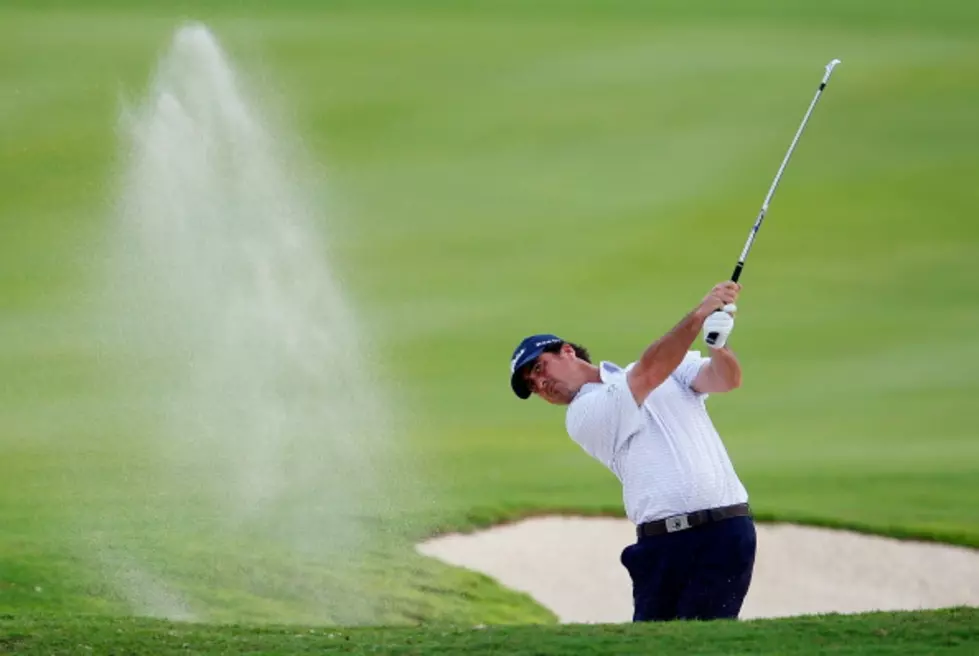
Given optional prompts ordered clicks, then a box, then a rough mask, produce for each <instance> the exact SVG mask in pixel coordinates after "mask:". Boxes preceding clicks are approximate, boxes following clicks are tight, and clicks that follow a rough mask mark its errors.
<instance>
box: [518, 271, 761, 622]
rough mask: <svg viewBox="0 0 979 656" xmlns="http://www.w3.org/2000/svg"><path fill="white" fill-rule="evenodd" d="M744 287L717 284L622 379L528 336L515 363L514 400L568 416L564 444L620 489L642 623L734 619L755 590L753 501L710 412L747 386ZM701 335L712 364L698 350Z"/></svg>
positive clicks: (626, 558)
mask: <svg viewBox="0 0 979 656" xmlns="http://www.w3.org/2000/svg"><path fill="white" fill-rule="evenodd" d="M740 289H741V286H740V285H739V284H738V283H736V282H733V281H728V282H723V283H720V284H718V285H716V286H715V287H714V288H713V289H712V290H711V291H710V293H709V294H707V296H706V297H705V298H704V299H703V301H702V302H701V303H700V304H698V305H697V306H696V307H695V308H694V309H693V310H692V311H690V312H689V313H688V314H687V315H686V316H685V317H683V319H682V320H681V321H680V322H679V323H678V324H677V325H676V326H675V327H674V328H673V329H672V330H671V331H670V332H669V333H667V334H666V335H664V336H663V337H661V338H660V339H658V340H656V341H655V342H653V343H652V344H651V345H649V346H648V347H647V348H646V349H645V351H644V352H643V353H642V354H641V356H640V357H639V359H638V360H636V361H635V362H632V363H631V364H629V365H627V366H626V367H625V368H624V369H623V368H620V367H619V366H617V365H615V364H613V363H611V362H608V361H601V362H600V364H599V365H597V366H596V365H594V364H592V362H591V358H590V356H589V354H588V351H587V349H585V348H584V347H582V346H579V345H578V344H575V343H573V342H569V341H565V340H564V339H561V338H559V337H557V336H556V335H533V336H531V337H527V338H526V339H524V340H523V341H522V342H521V343H520V345H519V346H518V347H517V348H516V349H515V350H514V353H513V357H512V359H511V362H510V372H511V378H510V385H511V387H512V388H513V391H514V393H515V394H516V395H517V396H518V397H519V398H521V399H526V398H529V397H530V395H531V394H537V395H538V396H540V397H541V398H542V399H544V400H545V401H547V402H549V403H552V404H555V405H562V406H567V414H566V428H567V431H568V434H569V435H570V436H571V438H572V439H573V440H574V441H575V442H577V443H578V444H579V445H580V446H581V447H582V448H583V449H584V450H585V451H586V452H587V453H588V454H590V455H591V456H592V457H594V458H595V459H596V460H598V461H599V462H601V463H602V464H603V465H605V466H606V467H608V468H609V469H610V470H611V471H612V473H613V474H615V476H616V477H617V478H618V479H619V481H620V482H621V483H622V493H623V501H624V504H625V510H626V514H627V516H628V517H629V519H630V520H631V521H632V522H633V523H634V524H635V525H636V532H637V540H636V542H635V543H634V544H631V545H628V546H627V547H625V549H624V550H623V551H622V555H621V562H622V565H623V566H625V568H626V570H627V571H628V572H629V575H630V577H631V579H632V583H633V603H634V613H633V620H634V621H637V622H638V621H651V620H661V621H662V620H674V619H698V620H709V619H720V618H728V619H734V618H737V616H738V614H739V613H740V611H741V605H742V602H743V601H744V598H745V596H746V594H747V592H748V587H749V585H750V583H751V575H752V570H753V568H754V560H755V547H756V543H755V525H754V521H753V519H752V517H751V513H750V509H749V507H748V494H747V492H746V490H745V488H744V486H743V485H742V483H741V481H740V479H739V478H738V475H737V474H736V473H735V471H734V467H733V465H732V464H731V460H730V459H729V457H728V454H727V450H726V449H725V447H724V444H723V443H722V441H721V438H720V436H719V435H718V433H717V431H716V430H715V428H714V425H713V423H712V422H711V419H710V417H709V416H708V413H707V409H706V405H705V400H706V399H707V397H708V395H710V394H715V393H723V392H728V391H730V390H733V389H735V388H737V387H739V386H740V384H741V367H740V365H739V363H738V360H737V358H736V357H735V355H734V353H733V352H732V351H731V349H730V348H729V347H728V346H727V341H728V337H729V336H730V334H731V331H732V330H733V328H734V312H735V310H736V305H735V301H736V300H737V297H738V292H739V291H740ZM717 310H721V311H719V312H718V311H717ZM701 331H703V333H704V335H705V338H706V337H707V335H710V338H709V339H707V340H706V341H707V342H708V344H709V346H708V348H709V356H707V357H705V356H703V355H701V353H700V352H698V351H696V350H691V345H692V344H693V342H694V340H695V339H696V338H697V336H698V335H699V334H700V333H701Z"/></svg>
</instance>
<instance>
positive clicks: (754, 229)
mask: <svg viewBox="0 0 979 656" xmlns="http://www.w3.org/2000/svg"><path fill="white" fill-rule="evenodd" d="M839 63H840V60H839V59H834V60H833V61H831V62H830V63H829V64H827V65H826V74H825V75H823V79H822V81H821V82H820V83H819V88H818V89H816V95H815V96H814V97H813V99H812V102H811V103H809V109H808V110H806V114H805V116H803V117H802V123H801V124H800V125H799V129H798V130H796V133H795V137H794V138H793V139H792V143H791V144H790V145H789V150H788V152H786V153H785V158H784V159H782V165H781V166H779V167H778V172H777V173H776V174H775V180H773V181H772V186H771V187H770V188H769V189H768V194H767V195H766V196H765V200H764V202H763V203H762V205H761V211H759V212H758V216H757V218H756V219H755V223H754V225H753V226H751V231H750V232H749V233H748V241H746V242H745V245H744V249H742V251H741V256H740V257H739V258H738V263H737V265H736V266H735V267H734V273H732V274H731V280H732V281H734V282H737V281H738V278H740V277H741V272H742V271H743V270H744V263H745V261H746V260H747V259H748V253H750V252H751V246H752V244H753V243H754V241H755V236H757V234H758V230H759V228H761V224H762V221H764V220H765V215H766V214H767V213H768V205H769V203H771V201H772V197H773V196H774V195H775V190H776V189H777V188H778V183H779V181H780V180H781V179H782V174H783V173H784V172H785V167H786V166H787V165H788V163H789V158H791V157H792V152H793V151H794V150H795V147H796V144H798V143H799V138H800V137H801V136H802V132H803V130H805V129H806V123H808V122H809V117H810V116H811V115H812V110H813V109H815V108H816V103H817V102H818V101H819V97H820V96H821V95H822V93H823V89H825V88H826V83H827V82H829V76H830V75H831V74H832V73H833V68H835V67H836V65H837V64H839ZM719 311H720V310H718V312H719ZM706 341H707V343H708V344H714V343H715V342H716V341H717V333H709V334H708V335H707V338H706Z"/></svg>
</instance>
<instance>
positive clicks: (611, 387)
mask: <svg viewBox="0 0 979 656" xmlns="http://www.w3.org/2000/svg"><path fill="white" fill-rule="evenodd" d="M641 412H642V410H641V409H640V408H639V406H638V405H637V404H636V401H635V399H634V398H633V396H632V391H631V390H630V389H629V385H628V383H627V382H625V381H624V380H620V381H615V382H610V383H604V384H602V386H601V387H600V388H599V389H597V390H595V391H591V392H588V393H586V394H585V395H584V396H582V397H580V398H578V399H575V400H574V401H573V402H572V403H571V405H570V407H569V408H568V414H567V420H566V423H567V430H568V434H569V435H570V436H571V439H573V440H574V441H575V442H577V443H578V444H579V445H580V446H581V447H582V448H583V449H584V450H585V451H586V452H587V453H588V454H590V455H591V456H592V457H593V458H595V459H596V460H598V461H600V462H602V463H603V464H604V465H605V466H606V467H609V468H612V460H613V459H614V457H615V454H616V453H617V452H618V450H619V449H620V448H621V447H622V446H623V445H624V444H625V442H626V441H627V440H628V439H629V438H630V437H632V436H633V435H635V434H636V433H638V432H639V430H640V427H641V421H642V415H641Z"/></svg>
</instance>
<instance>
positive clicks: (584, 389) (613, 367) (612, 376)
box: [572, 360, 625, 401]
mask: <svg viewBox="0 0 979 656" xmlns="http://www.w3.org/2000/svg"><path fill="white" fill-rule="evenodd" d="M598 375H599V377H600V378H601V379H602V382H600V383H585V384H584V385H582V386H581V389H579V390H578V393H577V394H575V396H574V399H572V401H574V400H575V399H577V398H578V397H580V396H582V395H584V394H586V393H588V392H590V391H591V390H593V389H595V388H597V387H601V386H602V385H608V384H609V383H612V382H615V381H617V380H621V379H622V377H623V376H624V375H625V370H623V369H622V367H620V366H619V365H617V364H615V363H614V362H609V361H607V360H602V361H601V362H599V364H598Z"/></svg>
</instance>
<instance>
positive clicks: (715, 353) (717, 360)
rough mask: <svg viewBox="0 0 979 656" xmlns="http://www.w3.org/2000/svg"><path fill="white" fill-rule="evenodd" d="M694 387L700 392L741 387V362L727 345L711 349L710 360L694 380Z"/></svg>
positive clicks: (725, 390)
mask: <svg viewBox="0 0 979 656" xmlns="http://www.w3.org/2000/svg"><path fill="white" fill-rule="evenodd" d="M694 387H695V388H696V389H698V391H702V392H728V391H730V390H733V389H737V388H738V387H741V364H740V363H739V362H738V358H737V356H735V355H734V351H732V350H731V349H730V348H728V347H727V346H725V347H723V348H719V349H712V350H711V352H710V362H709V363H708V364H707V366H706V367H704V370H703V371H702V372H701V373H700V374H699V375H698V376H697V379H696V380H695V381H694Z"/></svg>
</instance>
